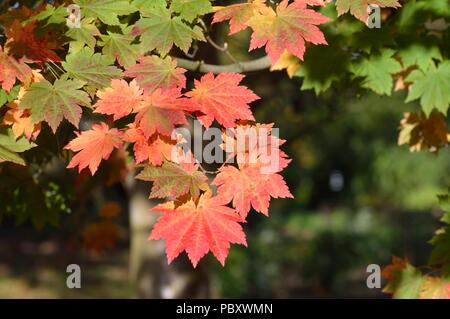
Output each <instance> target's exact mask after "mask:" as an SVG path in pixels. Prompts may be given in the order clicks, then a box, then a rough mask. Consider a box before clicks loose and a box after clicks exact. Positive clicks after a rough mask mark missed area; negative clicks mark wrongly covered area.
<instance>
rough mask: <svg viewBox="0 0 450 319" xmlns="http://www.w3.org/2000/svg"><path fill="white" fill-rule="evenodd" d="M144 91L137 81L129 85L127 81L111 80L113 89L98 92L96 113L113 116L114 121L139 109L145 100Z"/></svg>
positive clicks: (95, 106)
mask: <svg viewBox="0 0 450 319" xmlns="http://www.w3.org/2000/svg"><path fill="white" fill-rule="evenodd" d="M142 94H143V90H142V89H140V88H139V86H138V85H137V84H136V81H134V80H133V81H131V83H130V84H128V83H127V82H126V81H125V80H118V79H113V80H111V87H110V88H106V89H105V90H103V91H98V92H97V96H98V97H99V100H98V101H97V103H96V104H95V105H94V109H95V113H102V114H108V115H113V118H114V121H117V120H118V119H120V118H122V117H124V116H127V115H128V114H130V113H131V112H132V111H133V110H134V109H138V108H139V105H140V103H141V102H142V100H143V97H142Z"/></svg>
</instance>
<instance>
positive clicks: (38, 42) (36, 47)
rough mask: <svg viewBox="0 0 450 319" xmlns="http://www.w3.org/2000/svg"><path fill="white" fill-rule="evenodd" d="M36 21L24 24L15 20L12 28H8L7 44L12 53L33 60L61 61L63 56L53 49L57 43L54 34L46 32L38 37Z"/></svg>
mask: <svg viewBox="0 0 450 319" xmlns="http://www.w3.org/2000/svg"><path fill="white" fill-rule="evenodd" d="M37 25H38V24H37V23H36V22H32V23H28V24H25V25H22V23H20V22H19V21H18V20H16V21H14V23H13V24H12V25H11V27H10V28H8V29H7V30H6V36H7V38H8V41H7V42H6V46H7V47H8V49H9V51H10V53H11V54H12V55H14V56H15V57H17V58H22V57H25V58H27V59H29V60H31V61H33V62H46V61H53V62H59V61H61V58H60V57H59V56H58V54H56V53H55V52H54V51H53V50H55V49H56V48H57V45H56V44H55V43H54V42H52V37H54V35H53V34H48V33H47V34H45V35H44V36H41V37H39V38H38V37H36V36H35V34H34V29H35V28H36V26H37Z"/></svg>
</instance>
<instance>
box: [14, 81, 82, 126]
mask: <svg viewBox="0 0 450 319" xmlns="http://www.w3.org/2000/svg"><path fill="white" fill-rule="evenodd" d="M84 84H85V82H82V81H79V80H66V79H58V80H56V81H55V83H53V84H51V83H50V82H48V81H47V80H42V81H40V82H36V83H33V84H32V85H31V86H30V88H29V89H28V90H27V92H26V93H25V95H24V96H23V98H22V100H21V102H20V108H22V109H28V110H30V111H31V120H32V121H33V123H40V122H42V121H44V120H45V121H46V122H47V123H48V124H49V125H50V127H51V128H52V130H53V132H56V129H57V128H58V126H59V124H60V123H61V121H62V119H63V118H65V119H67V120H68V121H69V122H70V123H72V124H73V125H74V126H76V127H78V124H79V122H80V118H81V112H82V110H81V107H80V106H82V105H83V106H89V104H90V98H89V96H88V94H87V93H86V92H84V91H82V90H80V89H81V88H82V87H83V86H84Z"/></svg>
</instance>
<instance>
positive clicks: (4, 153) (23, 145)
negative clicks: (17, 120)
mask: <svg viewBox="0 0 450 319" xmlns="http://www.w3.org/2000/svg"><path fill="white" fill-rule="evenodd" d="M35 146H36V144H34V143H31V142H29V141H28V140H27V139H26V138H25V137H21V138H19V139H18V140H16V139H15V137H14V134H13V132H12V129H11V128H6V127H1V128H0V163H1V162H12V163H16V164H19V165H25V161H24V159H23V158H22V157H20V155H19V154H18V153H23V152H25V151H28V150H29V149H32V148H33V147H35Z"/></svg>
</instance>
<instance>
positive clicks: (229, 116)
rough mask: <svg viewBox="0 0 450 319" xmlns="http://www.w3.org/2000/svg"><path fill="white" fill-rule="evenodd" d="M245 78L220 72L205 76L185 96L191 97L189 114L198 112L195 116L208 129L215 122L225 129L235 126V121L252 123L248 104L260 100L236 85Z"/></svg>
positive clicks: (246, 89) (252, 118) (251, 92)
mask: <svg viewBox="0 0 450 319" xmlns="http://www.w3.org/2000/svg"><path fill="white" fill-rule="evenodd" d="M243 79H244V75H241V74H236V73H221V74H219V75H218V76H217V77H214V75H213V74H212V73H208V74H206V75H204V76H203V77H202V78H201V79H200V81H198V80H195V88H194V89H193V90H192V91H190V92H188V93H186V94H185V95H186V96H187V97H190V100H189V101H188V102H189V107H190V110H191V111H200V112H202V113H203V114H204V115H200V116H198V119H199V120H200V121H201V122H202V123H203V125H204V126H205V127H206V128H208V127H210V126H211V124H212V122H213V121H214V119H215V120H216V121H217V122H219V123H220V124H222V125H223V126H224V127H227V128H228V127H234V126H235V125H236V124H235V122H236V120H238V119H241V120H254V119H255V118H254V117H253V114H252V112H251V110H250V106H249V103H251V102H253V101H256V100H258V99H259V97H258V96H257V95H256V94H255V93H253V91H252V90H250V89H248V88H247V87H245V86H242V85H239V83H240V82H241V81H242V80H243Z"/></svg>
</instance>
